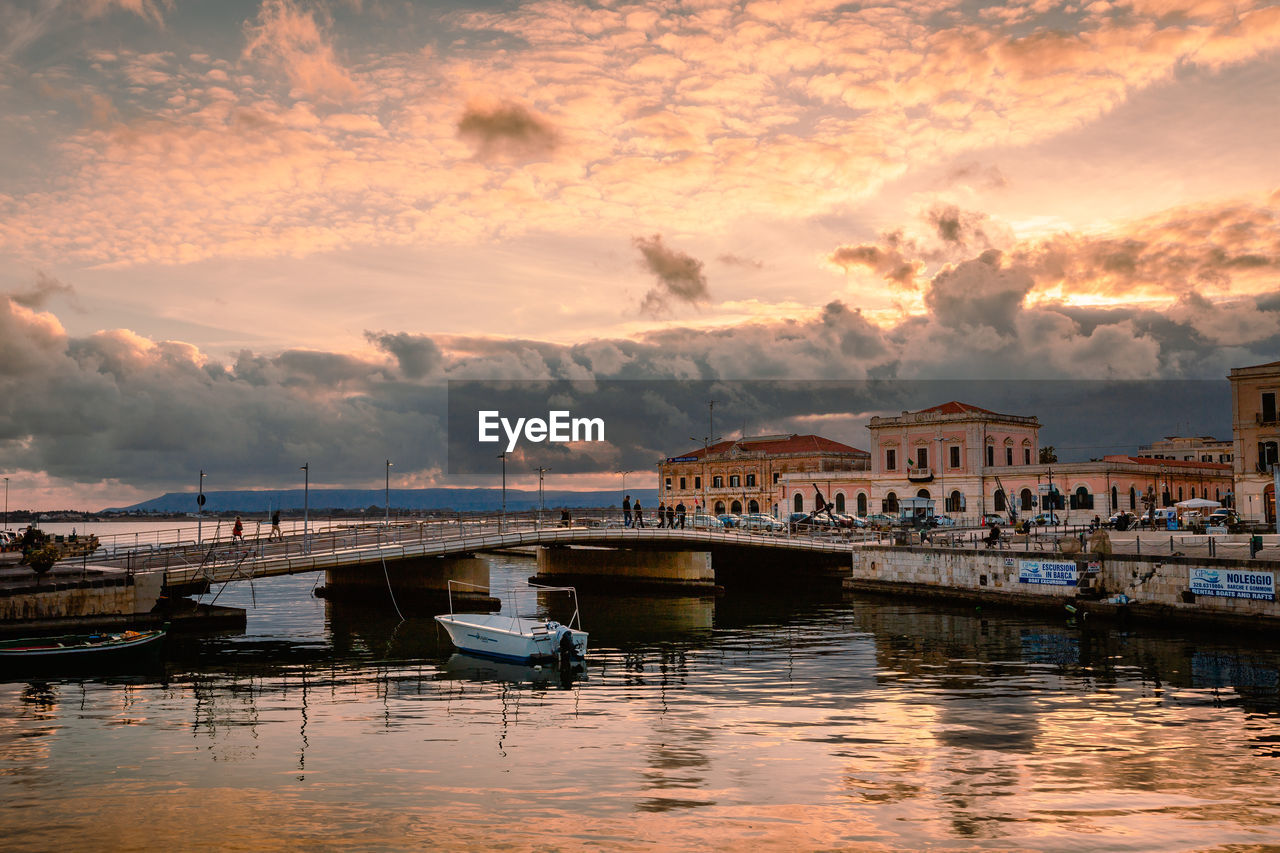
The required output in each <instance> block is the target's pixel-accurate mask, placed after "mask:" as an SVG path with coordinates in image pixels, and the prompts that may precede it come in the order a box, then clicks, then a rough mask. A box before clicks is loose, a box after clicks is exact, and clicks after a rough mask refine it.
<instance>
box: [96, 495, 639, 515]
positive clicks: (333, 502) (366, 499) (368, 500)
mask: <svg viewBox="0 0 1280 853" xmlns="http://www.w3.org/2000/svg"><path fill="white" fill-rule="evenodd" d="M628 493H629V494H630V495H631V499H632V500H637V499H638V500H640V501H642V502H643V503H645V504H647V505H648V506H650V507H654V506H657V503H658V498H657V496H658V492H657V490H656V489H629V490H628ZM204 496H205V506H204V508H205V511H206V512H270V511H271V510H273V509H282V510H294V509H296V510H301V509H302V500H303V492H302V489H281V490H263V491H227V492H205V493H204ZM385 501H386V494H385V492H384V491H383V490H382V489H312V490H311V493H310V507H311V509H312V511H314V512H321V511H323V510H326V509H364V508H366V507H371V506H373V507H379V508H381V507H382V506H383V505H384V503H385ZM543 503H544V505H545V506H546V507H547V509H558V508H560V507H566V506H567V507H571V508H578V507H607V506H620V505H621V504H622V493H621V492H619V491H618V490H617V489H612V490H609V491H596V492H566V491H552V490H550V489H548V490H546V491H544V492H543ZM391 508H392V509H402V510H406V509H407V510H415V509H451V510H458V511H461V512H477V511H484V510H498V509H501V508H502V490H501V489H392V490H391ZM537 508H538V493H537V491H524V490H521V489H507V509H508V510H511V511H513V512H518V511H521V510H528V509H537ZM104 511H105V512H166V513H182V512H195V511H196V495H195V493H194V492H169V493H168V494H165V495H161V496H160V497H158V498H152V499H151V500H147V501H143V502H142V503H137V504H133V505H132V506H126V507H113V508H111V509H108V510H104Z"/></svg>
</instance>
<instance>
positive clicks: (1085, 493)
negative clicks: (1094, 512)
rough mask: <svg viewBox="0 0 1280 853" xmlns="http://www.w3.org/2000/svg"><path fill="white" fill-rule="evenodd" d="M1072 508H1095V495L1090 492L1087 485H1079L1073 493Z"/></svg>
mask: <svg viewBox="0 0 1280 853" xmlns="http://www.w3.org/2000/svg"><path fill="white" fill-rule="evenodd" d="M1071 508H1072V509H1093V495H1091V494H1089V489H1088V487H1087V486H1079V487H1078V488H1077V489H1076V490H1075V491H1074V492H1072V493H1071Z"/></svg>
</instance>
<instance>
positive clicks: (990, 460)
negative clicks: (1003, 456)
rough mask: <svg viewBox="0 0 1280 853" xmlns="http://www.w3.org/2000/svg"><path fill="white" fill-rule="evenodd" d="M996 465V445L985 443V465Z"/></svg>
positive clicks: (991, 466) (989, 466)
mask: <svg viewBox="0 0 1280 853" xmlns="http://www.w3.org/2000/svg"><path fill="white" fill-rule="evenodd" d="M995 465H996V446H995V445H994V444H988V445H987V467H988V468H994V467H995Z"/></svg>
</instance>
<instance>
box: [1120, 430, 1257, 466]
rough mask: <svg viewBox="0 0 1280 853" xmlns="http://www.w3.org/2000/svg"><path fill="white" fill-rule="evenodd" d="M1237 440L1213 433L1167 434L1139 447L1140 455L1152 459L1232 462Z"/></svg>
mask: <svg viewBox="0 0 1280 853" xmlns="http://www.w3.org/2000/svg"><path fill="white" fill-rule="evenodd" d="M1234 447H1235V442H1233V441H1232V440H1231V439H1229V438H1214V437H1213V436H1211V435H1195V436H1182V435H1167V436H1165V437H1164V438H1162V439H1161V440H1160V441H1153V442H1151V443H1150V444H1144V445H1142V446H1141V447H1139V448H1138V453H1137V455H1138V456H1146V457H1150V458H1152V459H1178V460H1181V461H1183V462H1219V463H1230V462H1231V459H1232V456H1233V455H1234V454H1235V450H1234Z"/></svg>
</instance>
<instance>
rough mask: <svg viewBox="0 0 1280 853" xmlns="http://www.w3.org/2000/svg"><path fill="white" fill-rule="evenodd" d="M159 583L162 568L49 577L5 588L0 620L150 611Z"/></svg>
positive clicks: (31, 619) (1, 600) (18, 620)
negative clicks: (80, 576)
mask: <svg viewBox="0 0 1280 853" xmlns="http://www.w3.org/2000/svg"><path fill="white" fill-rule="evenodd" d="M163 584H164V572H146V573H137V574H133V575H127V576H126V575H121V576H118V577H111V576H108V577H98V578H90V579H80V578H74V579H63V578H57V577H53V578H50V579H48V580H42V581H41V582H40V583H35V582H33V583H31V584H30V585H28V586H25V587H20V588H11V589H7V590H5V592H4V594H3V595H0V622H31V621H36V620H46V619H79V618H89V617H97V616H127V615H133V614H138V613H150V612H151V610H152V608H154V607H155V605H156V602H157V601H159V599H160V591H161V588H162V586H163Z"/></svg>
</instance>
